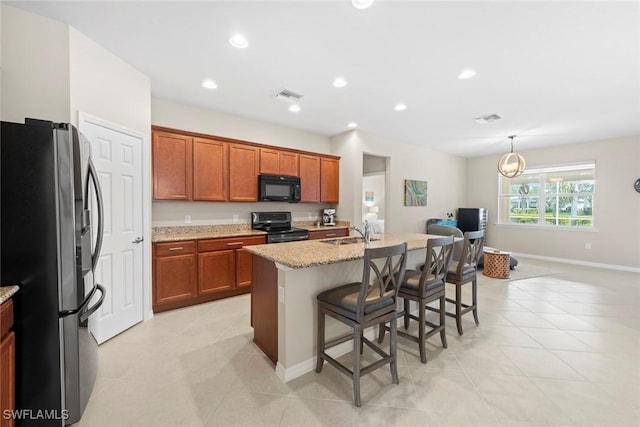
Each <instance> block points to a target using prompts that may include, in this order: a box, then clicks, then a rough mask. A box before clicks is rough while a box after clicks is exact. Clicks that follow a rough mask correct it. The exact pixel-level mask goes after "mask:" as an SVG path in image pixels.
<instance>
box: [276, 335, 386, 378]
mask: <svg viewBox="0 0 640 427" xmlns="http://www.w3.org/2000/svg"><path fill="white" fill-rule="evenodd" d="M376 331H377V327H375V328H370V329H369V330H367V331H366V332H365V333H364V336H365V337H367V338H368V339H369V340H373V339H375V338H376V337H377V335H376ZM352 348H353V345H352V341H347V342H343V343H342V344H338V345H337V346H335V347H331V348H330V349H329V351H328V352H327V353H329V356H331V357H333V358H337V357H340V356H342V355H344V354H347V353H349V352H350V351H351V349H352ZM316 359H317V358H316V357H315V356H313V357H311V358H309V359H307V360H304V361H302V362H300V363H297V364H295V365H293V366H291V367H289V368H285V367H284V366H283V365H282V364H281V363H280V361H278V363H276V375H277V376H278V378H280V380H281V381H282V382H283V383H286V382H289V381H291V380H293V379H296V378H298V377H301V376H302V375H304V374H306V373H308V372H311V371H313V370H314V369H315V368H316ZM325 366H327V364H326V363H325Z"/></svg>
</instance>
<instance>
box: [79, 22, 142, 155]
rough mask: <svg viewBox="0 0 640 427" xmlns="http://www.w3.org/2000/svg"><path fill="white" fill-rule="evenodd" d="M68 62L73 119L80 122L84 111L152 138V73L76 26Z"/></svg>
mask: <svg viewBox="0 0 640 427" xmlns="http://www.w3.org/2000/svg"><path fill="white" fill-rule="evenodd" d="M69 63H70V111H71V122H72V123H74V124H75V125H77V124H78V112H79V111H82V112H85V113H89V114H91V115H93V116H96V117H99V118H101V119H104V120H107V121H110V122H112V123H115V124H117V125H119V126H122V127H125V128H128V129H131V130H134V131H137V132H139V133H142V134H143V135H146V136H147V140H148V141H149V140H150V132H151V129H150V128H151V82H150V80H149V77H147V76H146V75H144V74H142V73H141V72H140V71H138V70H136V69H135V68H133V67H132V66H131V65H129V64H127V63H126V62H124V61H122V60H121V59H120V58H118V57H117V56H115V55H114V54H112V53H111V52H109V51H108V50H106V49H104V48H103V47H102V46H100V45H98V44H97V43H95V42H94V41H93V40H91V39H89V38H88V37H86V36H85V35H84V34H82V33H80V32H79V31H77V30H76V29H75V28H69ZM147 148H148V147H145V150H144V151H145V152H147V151H148V150H147Z"/></svg>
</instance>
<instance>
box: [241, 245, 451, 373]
mask: <svg viewBox="0 0 640 427" xmlns="http://www.w3.org/2000/svg"><path fill="white" fill-rule="evenodd" d="M439 237H442V236H436V235H429V234H417V233H416V234H414V233H387V234H381V235H376V236H374V237H373V238H372V242H371V243H370V244H369V245H367V246H366V247H371V248H375V247H384V246H392V245H396V244H398V243H402V242H407V249H408V254H407V269H410V268H416V267H417V266H418V265H420V264H422V263H423V262H424V257H425V251H424V249H425V248H426V247H427V241H428V239H430V238H439ZM373 239H375V240H373ZM345 242H347V243H345ZM364 249H365V244H364V243H363V242H362V239H360V238H358V239H356V238H353V237H345V238H341V239H325V240H308V241H303V242H290V243H279V244H272V245H255V246H250V247H247V248H246V250H247V252H250V253H252V254H253V277H252V283H253V289H252V292H251V325H252V326H253V329H254V342H255V343H256V345H258V347H260V349H262V351H263V352H264V353H265V354H266V355H267V356H268V357H269V358H270V359H271V360H272V361H273V362H274V363H275V364H276V373H277V375H278V376H279V377H280V379H282V380H283V381H285V382H287V381H290V380H292V379H294V378H296V377H298V376H300V375H303V374H305V373H307V372H310V371H311V370H313V368H314V367H315V353H316V326H317V314H316V313H317V309H316V295H318V294H319V293H320V292H322V291H324V290H326V289H330V288H333V287H336V286H339V285H341V284H345V283H351V282H359V281H361V280H362V259H363V258H364ZM347 331H348V329H347V328H346V327H345V326H344V325H342V324H340V323H339V322H336V321H335V320H333V319H331V318H327V323H326V334H327V337H328V338H329V339H330V338H331V337H335V336H338V335H341V334H344V333H346V332H347ZM371 333H373V331H369V334H371ZM350 346H351V342H346V343H343V344H341V345H339V346H336V347H335V348H334V349H333V350H334V352H333V353H334V356H336V355H339V354H343V353H346V352H348V351H349V350H350Z"/></svg>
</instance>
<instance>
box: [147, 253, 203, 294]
mask: <svg viewBox="0 0 640 427" xmlns="http://www.w3.org/2000/svg"><path fill="white" fill-rule="evenodd" d="M196 260H197V258H196V255H195V254H190V255H178V256H169V257H164V258H156V259H155V260H154V264H155V266H154V267H155V275H154V279H155V280H154V281H155V284H154V285H155V286H154V288H155V289H154V304H155V305H162V304H167V303H172V302H176V301H183V300H188V299H191V298H195V297H196V296H197V295H198V283H197V281H196V274H197V270H196V262H197V261H196Z"/></svg>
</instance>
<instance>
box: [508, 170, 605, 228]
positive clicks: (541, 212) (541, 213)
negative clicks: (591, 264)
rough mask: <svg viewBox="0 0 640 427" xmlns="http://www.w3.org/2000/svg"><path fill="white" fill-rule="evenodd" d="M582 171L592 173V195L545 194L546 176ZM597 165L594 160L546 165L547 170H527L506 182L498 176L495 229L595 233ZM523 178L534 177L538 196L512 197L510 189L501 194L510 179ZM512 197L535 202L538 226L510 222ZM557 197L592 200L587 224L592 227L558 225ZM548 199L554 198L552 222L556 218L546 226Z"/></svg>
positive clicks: (509, 182)
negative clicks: (586, 170) (535, 177)
mask: <svg viewBox="0 0 640 427" xmlns="http://www.w3.org/2000/svg"><path fill="white" fill-rule="evenodd" d="M583 169H591V170H592V171H593V172H592V175H593V191H591V192H584V191H580V192H578V191H576V192H571V193H567V192H562V193H560V192H553V193H550V194H547V193H546V192H545V189H546V187H545V184H548V183H549V180H548V179H547V176H548V175H549V174H552V173H558V172H571V171H577V170H583ZM596 173H597V172H596V162H595V160H585V161H581V162H578V163H568V164H554V165H548V166H537V167H532V168H528V169H527V170H525V171H524V173H523V174H522V175H520V176H519V177H517V178H506V177H504V176H502V175H500V174H499V173H498V202H497V203H498V207H497V212H498V215H497V221H496V225H497V226H501V227H523V228H535V229H549V230H567V231H597V229H596V215H595V200H596V187H597V185H596ZM526 175H530V176H537V181H533V182H535V183H536V185H538V186H539V191H538V193H536V194H534V195H531V196H530V195H528V194H529V193H525V194H523V193H519V194H518V193H512V192H511V191H512V189H510V190H509V192H508V193H503V186H504V185H507V186H509V187H510V186H511V181H512V180H513V179H518V178H520V177H522V176H526ZM514 196H518V197H519V198H520V199H522V200H523V201H524V200H526V199H529V198H531V199H535V200H537V206H536V207H535V208H537V209H538V217H537V222H535V223H518V222H510V219H511V218H512V216H511V214H512V211H511V209H512V200H513V198H514ZM559 197H576V198H577V200H580V199H582V200H585V198H589V197H590V199H591V204H590V205H591V215H590V223H591V225H587V226H583V225H575V224H572V225H562V224H558V223H557V222H558V218H559V215H558V213H559V212H558V209H559V207H558V202H559ZM550 198H556V207H555V209H554V212H555V218H556V224H548V223H547V222H546V220H547V219H548V218H547V213H546V209H545V207H546V205H547V201H548V200H549V199H550ZM538 206H540V207H541V208H538ZM527 207H529V204H528V203H527ZM504 209H507V212H504ZM569 220H570V221H572V223H573V222H574V221H578V220H579V219H577V218H575V219H572V218H571V217H569Z"/></svg>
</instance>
